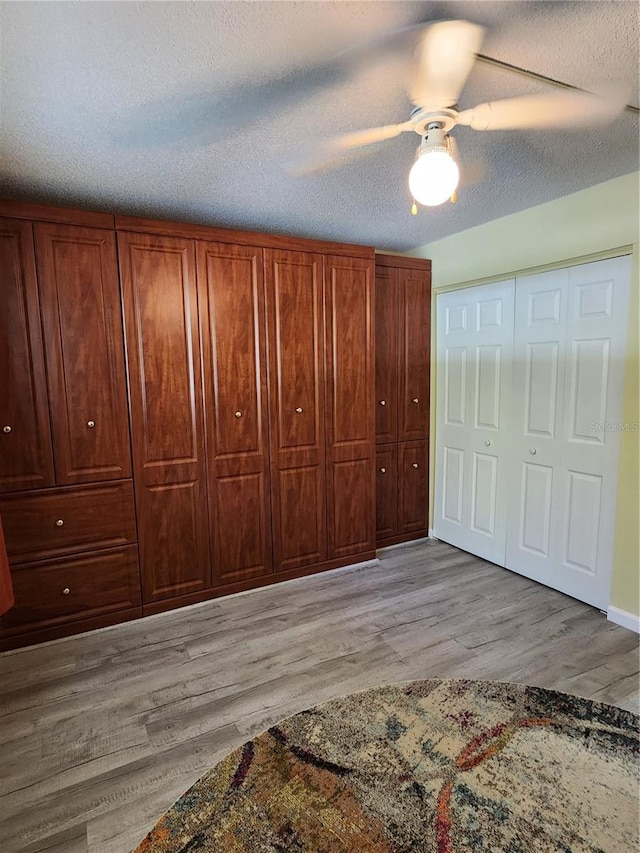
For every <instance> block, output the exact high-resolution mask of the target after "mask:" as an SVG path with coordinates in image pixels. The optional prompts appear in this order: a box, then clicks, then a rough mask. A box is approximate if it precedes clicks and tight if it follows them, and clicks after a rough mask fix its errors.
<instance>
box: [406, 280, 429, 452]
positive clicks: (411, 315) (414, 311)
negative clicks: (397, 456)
mask: <svg viewBox="0 0 640 853" xmlns="http://www.w3.org/2000/svg"><path fill="white" fill-rule="evenodd" d="M398 272H399V280H398V289H399V301H400V311H399V335H400V346H399V349H400V376H399V382H398V385H399V398H400V399H399V405H398V418H399V423H398V440H399V441H407V440H409V439H418V438H426V437H427V436H428V435H429V369H430V363H431V358H430V341H431V298H430V286H429V279H428V277H427V274H425V273H424V272H419V271H415V270H405V269H401V270H399V271H398Z"/></svg>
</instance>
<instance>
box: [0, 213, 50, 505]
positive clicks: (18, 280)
mask: <svg viewBox="0 0 640 853" xmlns="http://www.w3.org/2000/svg"><path fill="white" fill-rule="evenodd" d="M0 389H2V390H1V391H0V492H13V491H21V490H22V489H37V488H42V487H43V486H51V485H53V482H54V479H53V456H52V453H51V431H50V426H49V407H48V400H47V384H46V374H45V367H44V353H43V348H42V335H41V331H40V304H39V298H38V287H37V284H36V273H35V262H34V249H33V235H32V231H31V223H30V222H16V221H14V220H12V219H0Z"/></svg>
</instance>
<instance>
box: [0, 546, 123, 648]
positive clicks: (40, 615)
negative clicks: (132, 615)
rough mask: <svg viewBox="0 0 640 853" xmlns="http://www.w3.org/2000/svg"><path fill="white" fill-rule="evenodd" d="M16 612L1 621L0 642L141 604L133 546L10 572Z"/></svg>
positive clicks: (11, 611) (13, 611)
mask: <svg viewBox="0 0 640 853" xmlns="http://www.w3.org/2000/svg"><path fill="white" fill-rule="evenodd" d="M12 581H13V591H14V595H15V601H16V603H15V606H14V607H13V608H12V609H11V610H9V612H8V613H6V614H5V615H4V616H2V617H0V637H2V636H5V635H7V634H11V633H15V631H16V630H21V631H24V630H25V629H27V628H43V627H46V626H49V625H56V624H60V623H63V622H68V621H70V620H75V619H85V618H87V617H91V616H100V615H101V614H104V613H110V612H112V611H116V610H124V609H126V608H128V607H135V606H138V605H139V604H140V577H139V573H138V551H137V548H136V547H135V545H132V546H131V545H130V546H129V547H127V548H120V549H117V550H112V551H102V552H100V553H97V554H88V555H85V556H81V557H73V558H67V559H64V560H50V561H48V562H44V563H38V564H37V565H36V566H28V567H27V566H25V567H23V568H20V569H14V570H13V571H12Z"/></svg>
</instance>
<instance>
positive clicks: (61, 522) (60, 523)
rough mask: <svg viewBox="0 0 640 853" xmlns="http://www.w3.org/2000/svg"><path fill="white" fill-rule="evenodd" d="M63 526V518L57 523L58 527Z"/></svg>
mask: <svg viewBox="0 0 640 853" xmlns="http://www.w3.org/2000/svg"><path fill="white" fill-rule="evenodd" d="M63 524H64V521H63V520H62V519H61V518H59V519H58V520H57V521H56V527H62V525H63Z"/></svg>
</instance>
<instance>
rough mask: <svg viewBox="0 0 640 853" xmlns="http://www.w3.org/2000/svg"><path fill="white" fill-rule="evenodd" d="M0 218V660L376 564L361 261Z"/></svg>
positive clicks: (15, 212)
mask: <svg viewBox="0 0 640 853" xmlns="http://www.w3.org/2000/svg"><path fill="white" fill-rule="evenodd" d="M0 215H2V217H3V218H2V220H1V221H0V276H1V280H2V295H3V298H2V300H0V380H1V383H2V395H1V397H0V420H1V423H0V430H1V431H0V515H1V517H2V522H3V526H4V531H5V536H6V540H7V550H8V553H9V558H10V563H11V570H12V579H13V585H14V591H15V598H16V605H15V607H14V608H13V609H12V610H10V611H9V613H7V614H6V615H5V616H3V617H2V618H0V649H2V648H10V647H13V646H19V645H26V644H29V643H32V642H38V641H41V640H46V639H51V638H53V637H56V636H62V635H65V634H71V633H77V632H80V631H84V630H88V629H91V628H96V627H101V626H104V625H108V624H113V623H116V622H120V621H124V620H126V619H132V618H136V617H138V616H141V615H147V614H151V613H156V612H160V611H162V610H166V609H169V608H173V607H178V606H183V605H187V604H191V603H194V602H197V601H202V600H205V599H208V598H212V597H215V596H218V595H224V594H226V593H230V592H235V591H238V590H243V589H249V588H251V587H253V586H258V585H261V584H265V583H272V582H275V581H279V580H286V579H288V578H293V577H297V576H299V575H302V574H308V573H312V572H316V571H321V570H324V569H329V568H334V567H337V566H340V565H346V564H349V563H355V562H358V561H362V560H366V559H369V558H371V557H373V556H374V555H375V500H376V492H375V447H376V439H375V425H374V421H375V411H376V403H375V369H376V368H375V352H374V323H375V317H374V278H375V271H374V253H373V250H372V249H370V248H368V247H359V246H350V245H346V244H339V243H322V242H317V241H312V240H304V239H293V238H285V237H274V236H271V235H265V234H253V233H249V232H240V231H231V230H225V229H219V228H209V227H205V226H197V225H183V224H178V223H169V222H160V221H156V220H145V219H138V218H134V217H128V216H119V215H113V214H107V213H91V212H85V211H73V210H66V209H63V208H51V207H45V206H41V205H32V204H22V203H17V202H0ZM283 594H284V592H283Z"/></svg>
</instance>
